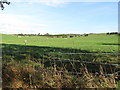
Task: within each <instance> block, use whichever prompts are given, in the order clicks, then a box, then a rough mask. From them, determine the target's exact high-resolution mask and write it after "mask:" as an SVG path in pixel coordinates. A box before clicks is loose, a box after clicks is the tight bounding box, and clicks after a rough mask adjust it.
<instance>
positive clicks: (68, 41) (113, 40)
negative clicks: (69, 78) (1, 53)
mask: <svg viewBox="0 0 120 90" xmlns="http://www.w3.org/2000/svg"><path fill="white" fill-rule="evenodd" d="M119 37H120V36H118V35H105V34H101V35H97V34H96V35H95V34H94V35H89V36H86V37H85V36H81V37H73V38H57V37H54V38H52V37H44V36H17V35H7V34H2V44H16V45H25V40H27V42H26V45H27V46H45V47H58V48H71V49H79V50H87V51H90V52H112V53H117V52H118V46H119V42H118V38H119Z"/></svg>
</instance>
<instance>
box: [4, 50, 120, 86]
mask: <svg viewBox="0 0 120 90" xmlns="http://www.w3.org/2000/svg"><path fill="white" fill-rule="evenodd" d="M2 53H3V55H4V53H5V54H10V53H11V51H3V52H2ZM16 54H18V56H16ZM21 54H22V55H24V56H20V55H21ZM82 55H83V57H82ZM91 55H95V58H97V57H98V58H101V55H113V56H119V55H120V53H54V52H52V53H42V54H38V53H37V52H30V51H28V52H23V51H14V53H11V57H13V58H18V57H19V59H20V58H22V57H24V60H26V62H28V63H29V65H28V71H31V70H33V69H34V70H36V71H37V72H35V73H34V74H33V75H31V74H29V80H30V82H29V83H30V86H32V84H33V82H34V83H36V82H37V81H38V77H36V75H42V79H43V81H45V80H46V77H48V78H49V75H53V76H54V75H58V74H59V75H61V74H68V75H74V76H76V77H80V76H82V75H83V72H82V71H85V70H86V71H88V73H90V74H92V75H96V74H100V73H101V71H102V72H104V73H102V74H103V75H104V76H111V75H113V74H115V73H116V72H119V71H120V64H119V63H116V64H110V63H100V62H96V61H95V60H93V61H91V60H85V59H84V60H82V59H83V58H85V57H87V56H88V57H90V56H91ZM3 57H4V56H3ZM76 57H79V58H76ZM4 59H5V60H6V61H7V58H4ZM118 59H119V58H118ZM19 62H21V61H19ZM34 62H35V63H34ZM31 67H32V68H31ZM83 68H84V69H83ZM117 76H119V75H117ZM74 83H76V82H74Z"/></svg>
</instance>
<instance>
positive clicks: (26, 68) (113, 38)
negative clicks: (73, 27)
mask: <svg viewBox="0 0 120 90" xmlns="http://www.w3.org/2000/svg"><path fill="white" fill-rule="evenodd" d="M1 36H2V42H1V44H2V70H3V72H2V74H3V77H2V78H3V88H77V87H78V88H116V87H117V83H118V79H117V80H116V78H115V77H113V75H112V74H113V73H115V72H117V71H119V67H120V59H119V58H118V54H116V53H119V50H118V49H119V48H118V46H119V43H118V38H119V36H118V35H89V36H86V37H85V36H81V37H73V38H55V37H54V38H52V37H45V36H17V35H7V34H2V35H1ZM94 52H95V53H94ZM67 53H68V54H67ZM70 53H83V54H70ZM85 53H93V54H85ZM102 53H104V54H102ZM105 53H106V54H105ZM107 53H112V54H107ZM86 62H91V63H86ZM101 63H102V64H101ZM109 64H110V65H109ZM111 64H114V65H111ZM117 68H118V70H117ZM79 73H80V74H79ZM95 73H96V74H95ZM107 74H110V76H106V75H107ZM117 77H118V76H117Z"/></svg>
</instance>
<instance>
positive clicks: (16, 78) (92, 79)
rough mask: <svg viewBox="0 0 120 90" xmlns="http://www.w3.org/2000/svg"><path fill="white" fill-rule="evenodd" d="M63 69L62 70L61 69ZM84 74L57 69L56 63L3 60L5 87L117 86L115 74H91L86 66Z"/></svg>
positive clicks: (101, 71)
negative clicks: (45, 63) (43, 63)
mask: <svg viewBox="0 0 120 90" xmlns="http://www.w3.org/2000/svg"><path fill="white" fill-rule="evenodd" d="M61 70H62V71H61ZM80 70H81V72H82V75H79V74H76V75H73V74H70V73H69V72H67V70H66V69H65V68H60V69H57V68H56V65H53V66H51V68H45V67H44V65H41V64H40V65H39V66H38V67H35V66H33V65H31V64H29V60H28V62H27V63H26V64H23V63H20V62H19V63H18V62H15V61H14V60H12V62H9V63H6V62H3V89H4V88H116V84H117V82H116V81H115V77H114V75H111V76H105V75H104V72H103V70H102V67H101V69H100V73H99V74H98V73H96V74H94V75H93V74H91V73H89V72H88V70H87V68H86V66H83V67H82V68H81V69H80Z"/></svg>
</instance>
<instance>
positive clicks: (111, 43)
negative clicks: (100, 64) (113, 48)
mask: <svg viewBox="0 0 120 90" xmlns="http://www.w3.org/2000/svg"><path fill="white" fill-rule="evenodd" d="M102 45H120V44H118V43H102Z"/></svg>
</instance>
